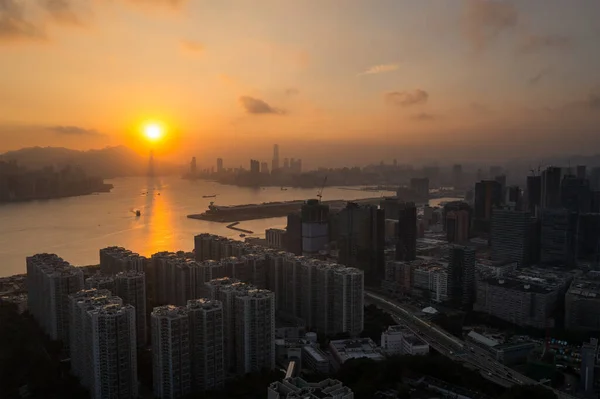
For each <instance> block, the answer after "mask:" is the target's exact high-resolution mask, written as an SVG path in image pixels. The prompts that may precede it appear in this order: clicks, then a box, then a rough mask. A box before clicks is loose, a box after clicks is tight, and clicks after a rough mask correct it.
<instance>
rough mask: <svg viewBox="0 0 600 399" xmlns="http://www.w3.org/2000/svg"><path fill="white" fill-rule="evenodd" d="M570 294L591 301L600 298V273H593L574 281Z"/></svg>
mask: <svg viewBox="0 0 600 399" xmlns="http://www.w3.org/2000/svg"><path fill="white" fill-rule="evenodd" d="M568 294H569V295H575V296H580V297H583V298H589V299H596V298H600V272H597V271H591V272H588V273H587V274H585V275H583V276H581V277H578V278H576V279H575V280H573V283H572V284H571V287H570V288H569V291H568Z"/></svg>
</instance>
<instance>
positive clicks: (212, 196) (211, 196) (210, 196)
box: [202, 194, 217, 198]
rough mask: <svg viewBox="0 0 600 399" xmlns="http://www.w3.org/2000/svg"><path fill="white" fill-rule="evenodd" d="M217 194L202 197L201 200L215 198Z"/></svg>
mask: <svg viewBox="0 0 600 399" xmlns="http://www.w3.org/2000/svg"><path fill="white" fill-rule="evenodd" d="M216 197H217V194H213V195H203V196H202V198H216Z"/></svg>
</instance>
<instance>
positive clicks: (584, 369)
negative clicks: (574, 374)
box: [579, 338, 600, 397]
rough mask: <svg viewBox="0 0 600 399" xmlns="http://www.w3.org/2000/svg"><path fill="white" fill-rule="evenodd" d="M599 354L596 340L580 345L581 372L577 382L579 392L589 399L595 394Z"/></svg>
mask: <svg viewBox="0 0 600 399" xmlns="http://www.w3.org/2000/svg"><path fill="white" fill-rule="evenodd" d="M599 360H600V353H599V352H598V338H592V339H590V342H584V343H583V345H581V370H580V374H579V381H580V384H581V390H582V391H583V392H585V393H586V394H587V395H589V396H590V397H593V396H596V394H597V389H596V386H597V379H598V372H599V371H600V370H598V369H599V364H598V363H599Z"/></svg>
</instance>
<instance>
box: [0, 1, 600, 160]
mask: <svg viewBox="0 0 600 399" xmlns="http://www.w3.org/2000/svg"><path fill="white" fill-rule="evenodd" d="M598 20H600V1H598V0H520V1H519V0H513V1H509V0H301V1H299V0H295V1H294V0H0V152H4V151H9V150H14V149H18V148H21V147H29V146H36V145H37V146H64V147H68V148H74V149H89V148H102V147H105V146H112V145H128V146H131V147H133V148H139V149H140V151H147V150H148V148H149V147H152V148H153V149H154V150H155V152H157V153H158V154H159V155H161V156H164V157H168V158H170V159H174V160H182V161H183V160H187V159H188V158H189V157H191V156H196V157H198V160H199V161H198V162H199V164H200V165H206V166H208V165H212V164H214V159H215V158H216V157H217V156H221V157H223V158H224V159H225V164H226V165H225V166H226V167H227V166H231V167H233V166H238V165H239V164H245V163H247V162H248V160H249V159H250V158H258V159H261V160H269V159H270V158H271V156H272V155H271V154H272V146H273V144H274V143H278V144H279V145H280V148H281V150H280V151H281V157H296V158H299V157H301V158H303V159H304V164H305V165H311V166H318V165H325V166H335V165H343V164H344V165H349V164H360V163H363V164H364V163H368V162H371V161H374V162H376V161H379V160H380V159H383V160H391V159H393V158H398V159H399V161H411V162H413V161H414V162H417V161H423V162H445V161H448V162H451V161H454V160H461V159H468V160H493V159H494V160H495V159H506V158H513V157H543V156H549V155H559V154H566V153H569V154H592V153H596V152H598V153H600V140H599V137H600V46H599V45H598V43H600V23H598ZM149 122H157V123H160V124H161V125H162V126H164V128H165V133H166V134H165V137H164V139H163V140H162V141H161V142H159V143H154V144H149V143H148V142H147V141H146V140H144V138H143V137H142V135H141V130H142V126H144V124H146V123H149Z"/></svg>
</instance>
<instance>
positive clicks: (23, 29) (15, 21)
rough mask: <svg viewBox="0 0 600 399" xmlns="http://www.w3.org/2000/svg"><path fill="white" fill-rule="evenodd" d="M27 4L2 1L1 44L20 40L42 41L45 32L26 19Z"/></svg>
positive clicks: (0, 19) (0, 4) (0, 18)
mask: <svg viewBox="0 0 600 399" xmlns="http://www.w3.org/2000/svg"><path fill="white" fill-rule="evenodd" d="M24 6H25V2H23V1H19V0H0V43H1V42H10V41H18V40H41V39H44V38H45V34H44V32H43V31H42V30H41V29H40V28H39V27H37V26H36V25H35V24H33V23H32V22H31V21H28V20H27V19H26V18H25V9H24Z"/></svg>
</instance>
